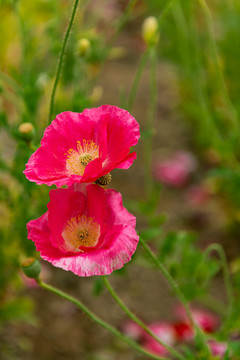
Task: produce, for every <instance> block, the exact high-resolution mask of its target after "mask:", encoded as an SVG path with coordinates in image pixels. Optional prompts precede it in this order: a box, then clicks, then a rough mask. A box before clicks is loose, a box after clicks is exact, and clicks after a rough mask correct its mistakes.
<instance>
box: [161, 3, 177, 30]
mask: <svg viewBox="0 0 240 360" xmlns="http://www.w3.org/2000/svg"><path fill="white" fill-rule="evenodd" d="M174 1H175V0H168V1H167V2H166V4H165V5H164V8H163V10H162V12H161V14H160V15H159V17H158V30H160V28H161V26H162V24H163V22H164V20H165V18H166V16H167V14H168V13H169V11H170V10H171V7H172V5H173V3H174Z"/></svg>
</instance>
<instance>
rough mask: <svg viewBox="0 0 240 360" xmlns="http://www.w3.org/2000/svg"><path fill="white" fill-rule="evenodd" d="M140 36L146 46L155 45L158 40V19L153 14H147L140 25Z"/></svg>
mask: <svg viewBox="0 0 240 360" xmlns="http://www.w3.org/2000/svg"><path fill="white" fill-rule="evenodd" d="M142 36H143V39H144V41H145V43H146V44H147V45H148V46H151V45H155V44H156V43H157V42H158V39H159V31H158V21H157V19H156V18H155V17H154V16H149V17H147V18H146V19H145V20H144V22H143V25H142Z"/></svg>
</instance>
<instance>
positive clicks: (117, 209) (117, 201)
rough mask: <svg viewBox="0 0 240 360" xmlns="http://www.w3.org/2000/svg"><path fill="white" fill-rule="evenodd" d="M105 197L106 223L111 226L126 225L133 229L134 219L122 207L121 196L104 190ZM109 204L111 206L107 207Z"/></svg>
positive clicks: (115, 192) (110, 190)
mask: <svg viewBox="0 0 240 360" xmlns="http://www.w3.org/2000/svg"><path fill="white" fill-rule="evenodd" d="M106 196H107V199H108V202H107V206H108V218H107V223H108V224H112V225H118V224H119V225H121V224H127V225H130V226H132V227H133V228H135V226H136V217H135V216H134V215H132V214H130V212H128V211H127V209H126V208H125V207H123V204H122V196H121V194H120V193H119V192H117V191H115V190H113V189H108V190H106ZM109 204H111V206H109Z"/></svg>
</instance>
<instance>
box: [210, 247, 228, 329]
mask: <svg viewBox="0 0 240 360" xmlns="http://www.w3.org/2000/svg"><path fill="white" fill-rule="evenodd" d="M212 251H216V252H217V253H218V255H219V257H220V259H221V264H222V268H223V277H224V283H225V288H226V292H227V297H228V302H229V308H228V313H227V316H226V318H227V322H226V326H225V331H227V329H228V327H229V322H231V320H232V314H233V309H234V292H233V286H232V282H231V278H230V274H229V271H228V264H227V259H226V255H225V252H224V250H223V247H222V246H221V245H220V244H217V243H214V244H211V245H209V246H208V247H207V249H206V251H205V257H206V259H207V257H208V255H209V254H210V253H211V252H212Z"/></svg>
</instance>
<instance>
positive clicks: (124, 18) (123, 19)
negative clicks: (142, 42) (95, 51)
mask: <svg viewBox="0 0 240 360" xmlns="http://www.w3.org/2000/svg"><path fill="white" fill-rule="evenodd" d="M136 2H137V0H130V1H129V2H128V4H127V6H126V9H125V11H124V13H123V15H122V16H121V17H120V19H119V21H118V23H117V25H116V31H115V32H114V33H113V35H112V36H111V38H110V39H109V41H108V43H107V47H108V48H111V47H112V46H113V44H114V43H115V41H116V39H117V37H118V35H119V33H120V31H121V30H122V28H123V27H124V25H125V24H126V23H127V21H128V19H129V16H130V14H131V11H132V9H133V7H134V6H135V4H136Z"/></svg>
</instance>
